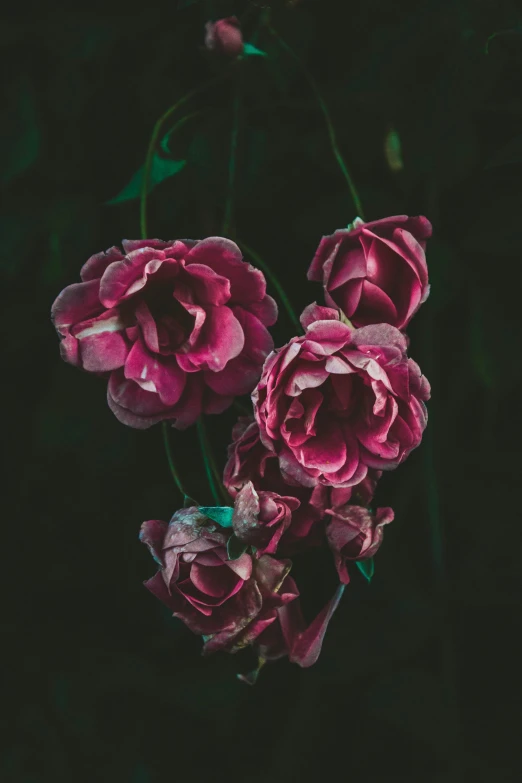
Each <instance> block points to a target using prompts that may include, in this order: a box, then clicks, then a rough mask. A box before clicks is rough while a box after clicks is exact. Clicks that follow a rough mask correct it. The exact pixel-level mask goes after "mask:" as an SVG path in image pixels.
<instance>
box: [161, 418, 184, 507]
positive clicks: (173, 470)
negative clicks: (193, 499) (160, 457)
mask: <svg viewBox="0 0 522 783" xmlns="http://www.w3.org/2000/svg"><path fill="white" fill-rule="evenodd" d="M161 426H162V430H163V443H164V444H165V453H166V455H167V462H168V463H169V468H170V472H171V473H172V478H173V479H174V483H175V484H176V486H177V488H178V489H179V491H180V492H181V494H182V495H183V497H184V498H185V497H186V496H187V493H186V492H185V489H184V487H183V484H182V483H181V478H180V476H179V473H178V471H177V468H176V465H175V462H174V457H173V456H172V449H171V447H170V439H169V425H168V423H167V422H166V421H164V422H162V425H161Z"/></svg>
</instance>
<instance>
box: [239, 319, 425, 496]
mask: <svg viewBox="0 0 522 783" xmlns="http://www.w3.org/2000/svg"><path fill="white" fill-rule="evenodd" d="M301 322H302V324H303V327H304V328H306V334H305V335H303V336H301V337H294V338H293V339H292V340H290V342H289V343H288V344H287V345H285V346H284V347H283V348H281V349H280V350H278V351H274V352H273V353H272V354H271V355H270V356H269V357H268V359H267V360H266V362H265V364H264V367H263V374H262V376H261V380H260V381H259V384H258V385H257V387H256V389H255V390H254V392H253V393H252V400H253V402H254V413H255V417H256V420H257V423H258V425H259V435H260V439H261V441H262V443H263V445H264V446H265V448H266V449H268V450H269V451H271V452H272V453H273V454H275V455H277V457H278V459H279V467H280V469H281V473H282V474H283V476H284V477H285V478H287V477H288V480H293V481H296V482H298V483H300V484H302V485H303V486H308V487H314V486H316V485H317V484H324V485H327V486H328V485H329V486H335V487H355V486H356V485H357V484H360V482H361V481H363V479H365V478H366V476H367V475H368V470H369V469H370V468H374V469H376V470H391V469H393V468H396V467H397V466H398V465H399V464H400V463H401V462H403V461H404V460H405V459H406V457H407V456H408V454H409V453H410V452H411V451H412V450H413V449H414V448H416V447H417V446H418V445H419V443H420V442H421V439H422V433H423V431H424V428H425V426H426V423H427V412H426V406H425V404H424V401H425V400H427V399H429V396H430V387H429V384H428V381H427V380H426V378H424V376H423V375H422V374H421V372H420V369H419V367H418V365H417V364H416V363H415V362H414V361H413V360H412V359H409V358H408V356H407V355H406V340H405V337H404V335H403V334H402V333H401V332H399V330H398V329H395V328H394V327H393V326H389V325H388V324H377V325H375V326H365V327H362V328H361V329H353V328H350V327H349V326H348V325H347V324H345V323H342V322H341V321H340V320H339V312H338V311H337V310H332V309H330V308H326V307H318V306H317V305H310V306H309V307H307V308H306V309H305V310H304V312H303V314H302V316H301Z"/></svg>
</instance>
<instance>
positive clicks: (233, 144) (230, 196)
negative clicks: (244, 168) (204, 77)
mask: <svg viewBox="0 0 522 783" xmlns="http://www.w3.org/2000/svg"><path fill="white" fill-rule="evenodd" d="M239 106H240V94H239V86H237V87H236V94H235V95H234V107H233V119H232V135H231V137H230V157H229V161H228V190H227V201H226V205H225V217H224V220H223V235H224V236H226V235H227V234H228V233H229V232H230V225H231V222H232V209H233V206H234V186H235V179H236V158H237V140H238V136H239Z"/></svg>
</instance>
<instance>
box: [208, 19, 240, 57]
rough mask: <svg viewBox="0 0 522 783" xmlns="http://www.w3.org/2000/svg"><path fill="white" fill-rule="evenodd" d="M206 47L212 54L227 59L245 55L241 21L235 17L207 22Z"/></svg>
mask: <svg viewBox="0 0 522 783" xmlns="http://www.w3.org/2000/svg"><path fill="white" fill-rule="evenodd" d="M205 46H206V47H207V49H208V50H209V51H211V52H216V54H221V55H224V56H225V57H238V55H240V54H242V53H243V36H242V34H241V28H240V26H239V20H238V19H237V18H236V17H235V16H229V17H227V18H226V19H218V21H217V22H207V23H206V25H205Z"/></svg>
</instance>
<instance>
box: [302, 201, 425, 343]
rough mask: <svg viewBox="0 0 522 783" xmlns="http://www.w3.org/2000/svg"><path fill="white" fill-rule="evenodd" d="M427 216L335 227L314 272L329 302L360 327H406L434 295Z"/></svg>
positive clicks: (317, 255) (311, 270) (320, 251)
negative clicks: (427, 253)
mask: <svg viewBox="0 0 522 783" xmlns="http://www.w3.org/2000/svg"><path fill="white" fill-rule="evenodd" d="M430 236H431V223H430V222H429V220H427V218H425V217H407V215H396V216H395V217H388V218H383V219H382V220H374V221H372V222H371V223H363V221H362V220H360V219H357V220H356V221H354V224H353V228H352V229H351V230H350V229H341V230H339V231H335V232H334V233H333V234H331V235H330V236H324V237H323V238H322V239H321V242H320V244H319V247H318V248H317V251H316V253H315V256H314V259H313V261H312V263H311V265H310V268H309V270H308V279H309V280H318V281H320V282H322V283H323V286H324V292H325V300H326V303H327V304H328V305H330V306H331V307H339V308H340V309H341V310H342V312H343V313H344V314H345V315H346V316H347V318H349V319H350V320H351V322H352V323H353V324H354V326H366V325H368V324H377V323H388V324H391V325H392V326H396V327H397V329H404V328H405V327H406V326H407V324H408V322H409V321H410V319H411V317H412V316H413V315H414V313H416V311H417V310H418V309H419V307H420V305H421V304H422V303H423V302H424V301H425V300H426V299H427V297H428V294H429V285H428V269H427V266H426V257H425V254H424V251H425V249H426V239H427V238H428V237H430Z"/></svg>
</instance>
